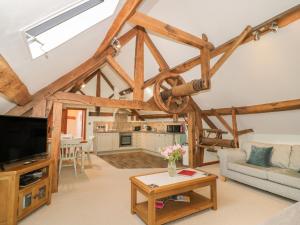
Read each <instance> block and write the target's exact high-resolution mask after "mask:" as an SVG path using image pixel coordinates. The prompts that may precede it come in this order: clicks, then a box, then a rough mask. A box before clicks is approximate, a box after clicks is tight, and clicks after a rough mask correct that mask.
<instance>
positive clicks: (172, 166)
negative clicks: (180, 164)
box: [168, 161, 176, 177]
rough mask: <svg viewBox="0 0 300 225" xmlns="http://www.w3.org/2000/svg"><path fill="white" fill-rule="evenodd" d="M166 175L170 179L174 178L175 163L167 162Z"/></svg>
mask: <svg viewBox="0 0 300 225" xmlns="http://www.w3.org/2000/svg"><path fill="white" fill-rule="evenodd" d="M168 173H169V176H170V177H174V176H175V175H176V161H169V162H168Z"/></svg>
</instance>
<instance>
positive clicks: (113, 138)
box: [95, 133, 119, 152]
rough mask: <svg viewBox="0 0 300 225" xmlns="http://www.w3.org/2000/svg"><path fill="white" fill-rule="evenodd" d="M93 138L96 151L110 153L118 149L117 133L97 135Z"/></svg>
mask: <svg viewBox="0 0 300 225" xmlns="http://www.w3.org/2000/svg"><path fill="white" fill-rule="evenodd" d="M95 137H96V144H97V146H96V149H97V151H100V152H101V151H111V150H114V149H118V148H119V134H118V133H97V134H96V135H95Z"/></svg>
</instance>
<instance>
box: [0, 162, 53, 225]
mask: <svg viewBox="0 0 300 225" xmlns="http://www.w3.org/2000/svg"><path fill="white" fill-rule="evenodd" d="M52 165H53V161H52V160H51V159H49V158H47V159H43V160H38V161H37V162H33V163H30V164H28V165H23V163H20V162H19V163H16V164H10V165H6V167H5V171H1V172H0V193H1V194H0V225H4V224H5V225H16V224H17V222H18V221H20V220H21V219H23V218H25V217H26V216H28V215H29V214H30V213H32V212H33V211H35V210H36V209H38V208H39V207H41V206H43V205H46V204H48V205H49V204H50V203H51V194H52V190H51V182H52ZM25 177H29V178H30V179H27V180H26V179H24V178H25ZM31 178H32V179H31ZM35 178H38V179H36V180H34V179H35ZM1 203H4V204H1Z"/></svg>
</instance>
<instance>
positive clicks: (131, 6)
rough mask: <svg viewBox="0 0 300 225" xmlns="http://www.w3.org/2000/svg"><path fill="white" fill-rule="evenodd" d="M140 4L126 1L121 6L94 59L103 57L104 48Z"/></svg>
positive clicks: (129, 0)
mask: <svg viewBox="0 0 300 225" xmlns="http://www.w3.org/2000/svg"><path fill="white" fill-rule="evenodd" d="M141 3H142V0H127V1H126V2H125V4H124V5H123V7H122V9H121V10H120V11H119V13H118V15H117V16H116V18H115V20H114V22H113V23H112V25H111V27H110V28H109V30H108V32H107V33H106V36H105V38H104V39H103V41H102V43H101V44H100V46H99V47H98V49H97V51H96V53H95V54H94V58H99V57H101V56H102V55H103V52H104V51H105V49H106V48H108V47H109V46H110V44H111V42H112V40H113V38H114V37H116V36H117V35H118V33H119V31H120V30H121V28H122V27H123V25H124V24H125V23H126V21H127V20H128V18H129V17H130V16H131V15H133V13H135V10H136V9H137V7H138V6H139V5H140V4H141Z"/></svg>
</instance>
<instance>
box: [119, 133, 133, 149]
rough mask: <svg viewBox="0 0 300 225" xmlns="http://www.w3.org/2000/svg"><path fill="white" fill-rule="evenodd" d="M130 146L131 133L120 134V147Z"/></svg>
mask: <svg viewBox="0 0 300 225" xmlns="http://www.w3.org/2000/svg"><path fill="white" fill-rule="evenodd" d="M131 145H132V133H120V147H128V146H131Z"/></svg>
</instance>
